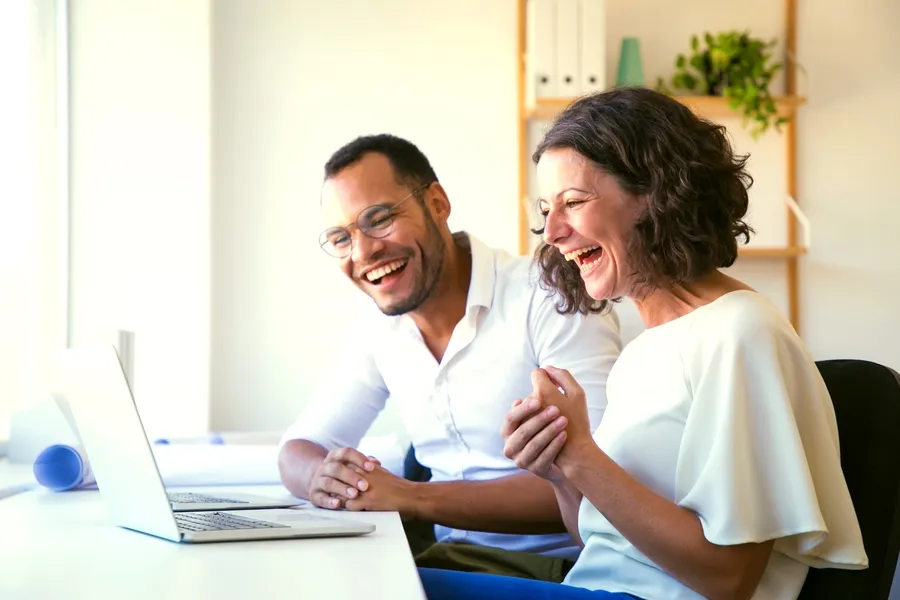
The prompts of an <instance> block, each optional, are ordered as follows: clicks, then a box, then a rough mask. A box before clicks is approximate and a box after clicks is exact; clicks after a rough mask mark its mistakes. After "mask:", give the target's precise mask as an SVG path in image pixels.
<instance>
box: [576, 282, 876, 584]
mask: <svg viewBox="0 0 900 600" xmlns="http://www.w3.org/2000/svg"><path fill="white" fill-rule="evenodd" d="M607 399H608V405H607V409H606V414H605V416H604V419H603V421H602V422H601V424H600V426H599V427H598V428H597V430H596V431H595V433H594V439H595V441H596V442H597V444H598V445H599V446H600V448H602V449H603V450H604V451H605V452H606V453H607V454H608V455H609V456H610V457H611V458H612V459H613V460H615V461H616V463H617V464H619V465H620V466H621V467H623V468H624V469H625V470H626V471H628V472H629V473H630V474H631V475H632V476H633V477H635V478H636V479H637V480H639V481H640V482H641V483H643V484H644V485H646V486H647V487H649V488H651V489H653V490H654V491H655V492H657V493H658V494H660V495H662V496H663V497H665V498H668V499H670V500H671V501H672V502H674V503H676V504H678V505H679V506H682V507H685V508H689V509H690V510H692V511H694V512H695V513H696V514H697V515H698V516H699V519H700V522H701V524H702V527H703V532H704V534H705V536H706V538H707V539H708V540H709V541H710V542H712V543H714V544H720V545H731V544H741V543H746V542H762V541H766V540H771V539H776V540H777V541H776V542H775V546H774V551H773V553H772V556H771V559H770V560H769V564H768V566H767V568H766V570H765V572H764V574H763V577H762V580H761V582H760V584H759V587H758V588H757V590H756V593H755V594H754V595H753V599H754V600H770V599H771V600H774V599H785V600H787V599H795V598H796V597H797V595H798V594H799V592H800V588H801V587H802V585H803V582H804V580H805V578H806V574H807V571H808V568H809V567H810V566H813V567H837V568H846V569H860V568H865V567H866V566H867V565H868V559H867V557H866V554H865V550H864V548H863V544H862V536H861V534H860V530H859V525H858V522H857V519H856V513H855V512H854V509H853V505H852V503H851V501H850V495H849V492H848V491H847V485H846V482H845V480H844V476H843V473H842V471H841V464H840V452H839V448H838V431H837V424H836V421H835V415H834V408H833V405H832V402H831V398H830V396H829V394H828V390H827V389H826V387H825V384H824V382H823V380H822V378H821V376H820V374H819V371H818V368H817V367H816V365H815V362H814V361H813V359H812V358H811V357H810V355H809V354H808V352H807V351H806V349H805V347H804V345H803V343H802V342H801V341H800V339H799V337H798V336H797V335H796V333H795V332H794V330H793V328H792V327H791V326H790V324H789V323H788V322H787V321H786V320H785V319H784V318H783V316H782V315H781V314H780V312H779V311H778V309H777V308H776V307H775V306H774V305H773V304H772V303H771V302H770V301H769V300H768V299H767V298H765V297H764V296H761V295H759V294H757V293H755V292H750V291H736V292H731V293H729V294H726V295H724V296H722V297H721V298H719V299H717V300H715V301H714V302H712V303H710V304H707V305H705V306H703V307H701V308H699V309H696V310H694V311H693V312H691V313H689V314H687V315H685V316H683V317H681V318H678V319H676V320H673V321H670V322H668V323H665V324H663V325H660V326H657V327H653V328H651V329H648V330H647V331H645V332H644V333H642V334H641V335H640V336H638V337H637V338H636V339H635V340H634V341H632V342H631V343H630V344H629V345H627V346H626V347H625V349H624V350H623V352H622V355H621V357H620V358H619V360H618V361H617V362H616V364H615V366H614V367H613V370H612V372H611V373H610V376H609V383H608V387H607ZM578 517H579V531H580V534H581V538H582V540H583V541H584V542H585V548H584V550H583V552H582V554H581V557H580V558H579V560H578V562H577V564H576V565H575V567H574V568H573V569H572V571H571V572H570V573H569V575H568V577H567V579H566V583H567V584H570V585H574V586H579V587H585V588H589V589H602V590H607V591H616V592H627V593H631V594H634V595H636V596H638V597H640V598H644V599H645V600H682V599H685V600H686V599H690V600H700V599H701V598H702V597H701V596H700V595H699V594H697V593H696V592H694V591H692V590H691V589H689V588H687V587H686V586H684V585H682V584H681V583H680V582H679V581H677V580H676V579H674V578H673V577H671V576H670V575H668V574H667V573H666V572H664V571H663V570H662V569H660V568H659V567H658V566H656V565H655V564H654V563H653V562H652V561H651V560H650V559H648V558H647V557H646V556H644V555H643V554H642V553H641V552H640V551H639V550H638V549H637V548H635V547H634V546H632V545H631V543H630V542H629V541H628V540H627V539H625V538H624V537H623V536H622V535H621V534H620V533H619V532H618V531H617V530H616V528H615V527H614V526H613V525H612V524H611V523H610V522H609V521H608V520H607V519H606V518H605V517H604V516H603V515H602V514H601V513H600V512H599V511H598V510H597V509H596V508H594V506H592V505H591V504H590V502H588V501H587V500H586V499H585V500H583V501H582V504H581V507H580V510H579V515H578Z"/></svg>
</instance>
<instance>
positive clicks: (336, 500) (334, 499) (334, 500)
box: [331, 498, 338, 506]
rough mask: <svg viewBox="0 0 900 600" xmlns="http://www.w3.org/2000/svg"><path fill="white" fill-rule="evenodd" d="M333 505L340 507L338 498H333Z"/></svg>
mask: <svg viewBox="0 0 900 600" xmlns="http://www.w3.org/2000/svg"><path fill="white" fill-rule="evenodd" d="M331 505H332V506H337V505H338V499H337V498H332V499H331Z"/></svg>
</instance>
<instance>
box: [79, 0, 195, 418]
mask: <svg viewBox="0 0 900 600" xmlns="http://www.w3.org/2000/svg"><path fill="white" fill-rule="evenodd" d="M71 5H72V10H71V57H70V60H71V127H72V130H71V136H72V140H71V169H72V170H71V174H72V188H71V194H72V195H71V219H72V223H71V231H72V238H71V276H72V304H71V307H70V310H71V316H72V323H71V327H72V341H73V343H75V344H84V343H115V342H116V341H117V339H118V338H117V335H116V332H117V331H118V330H128V331H132V332H134V336H135V340H134V344H135V356H134V392H135V396H136V400H137V403H138V406H139V408H140V409H141V412H142V416H143V418H144V423H145V425H146V427H147V429H148V430H149V431H150V432H151V435H154V434H158V433H161V432H162V433H165V434H179V433H188V432H200V431H204V430H205V429H206V427H207V426H208V417H209V404H208V401H209V303H210V300H209V279H210V234H209V215H210V181H209V180H210V150H209V140H210V133H209V128H210V5H209V3H208V2H206V1H205V0H191V1H190V2H185V1H184V0H129V1H128V2H120V1H119V0H83V1H79V2H72V3H71Z"/></svg>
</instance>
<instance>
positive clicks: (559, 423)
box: [555, 417, 566, 427]
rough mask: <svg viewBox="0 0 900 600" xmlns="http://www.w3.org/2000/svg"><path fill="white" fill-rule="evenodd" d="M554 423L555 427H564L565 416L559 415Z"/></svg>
mask: <svg viewBox="0 0 900 600" xmlns="http://www.w3.org/2000/svg"><path fill="white" fill-rule="evenodd" d="M555 425H556V426H557V427H565V425H566V418H565V417H560V418H558V419H557V420H556V423H555Z"/></svg>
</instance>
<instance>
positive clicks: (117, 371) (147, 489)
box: [52, 346, 375, 542]
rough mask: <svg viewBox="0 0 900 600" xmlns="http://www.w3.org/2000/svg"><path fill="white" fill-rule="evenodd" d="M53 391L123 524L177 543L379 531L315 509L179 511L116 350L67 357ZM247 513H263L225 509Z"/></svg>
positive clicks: (71, 352)
mask: <svg viewBox="0 0 900 600" xmlns="http://www.w3.org/2000/svg"><path fill="white" fill-rule="evenodd" d="M52 391H53V395H54V398H55V399H56V402H57V404H58V405H59V406H60V409H61V410H62V411H63V413H64V414H66V415H67V416H69V417H71V418H72V419H73V420H74V422H75V425H76V427H77V429H78V434H79V437H80V438H81V443H82V444H83V445H84V448H85V450H86V451H87V454H88V458H89V460H90V462H91V468H92V470H93V472H94V476H95V478H96V480H97V486H98V488H99V489H100V494H101V496H102V497H103V500H104V503H105V504H106V507H107V511H108V512H109V515H110V518H111V520H112V521H113V522H114V523H115V524H116V525H119V526H121V527H125V528H128V529H133V530H135V531H140V532H142V533H147V534H150V535H155V536H157V537H161V538H164V539H167V540H171V541H176V542H216V541H236V540H260V539H275V538H300V537H326V536H327V537H335V536H345V535H363V534H367V533H371V532H373V531H375V526H374V525H372V524H369V523H361V522H354V521H349V520H345V519H343V518H331V517H325V516H322V515H320V514H319V513H318V512H317V511H313V510H296V509H290V510H285V509H282V510H259V508H260V507H262V506H285V505H295V504H296V503H295V502H290V501H287V502H282V501H280V500H273V501H271V502H270V503H268V504H264V503H261V502H260V501H253V499H252V498H251V499H250V500H249V501H247V502H246V503H242V502H237V503H235V502H220V500H222V499H219V498H217V497H216V496H209V495H206V494H203V495H198V497H199V498H200V500H201V501H200V502H194V501H193V500H192V499H189V500H191V501H189V502H188V503H187V505H189V506H190V505H193V506H200V507H204V508H209V507H211V506H214V507H217V509H216V510H204V511H198V510H189V511H188V510H184V508H185V506H183V505H181V503H180V502H175V506H177V507H179V510H177V511H176V510H174V508H173V501H172V499H171V498H170V497H169V495H168V494H167V492H166V489H165V487H164V486H163V482H162V478H161V477H160V474H159V469H158V467H157V465H156V460H155V459H154V456H153V452H152V451H151V450H150V445H149V442H148V441H147V436H146V434H145V433H144V428H143V426H142V424H141V421H140V415H139V414H138V412H137V407H136V406H135V404H134V398H133V397H132V395H131V390H130V388H129V386H128V382H127V380H126V378H125V375H124V373H123V371H122V367H121V364H120V362H119V358H118V355H117V354H116V350H115V348H114V347H113V346H86V347H80V348H72V349H68V350H64V351H63V352H61V353H60V354H59V356H58V362H57V363H56V374H55V377H54V382H53V390H52ZM228 496H231V494H229V495H228ZM175 498H176V500H179V501H180V500H183V499H184V497H179V496H176V497H175ZM209 499H211V500H212V501H210V500H209ZM236 499H237V500H243V498H241V497H239V496H238V495H234V497H233V498H224V500H236ZM301 502H302V501H301ZM248 506H254V507H257V508H256V509H254V510H227V509H226V508H225V507H229V508H231V507H234V508H236V507H240V508H241V509H246V508H247V507H248Z"/></svg>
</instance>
